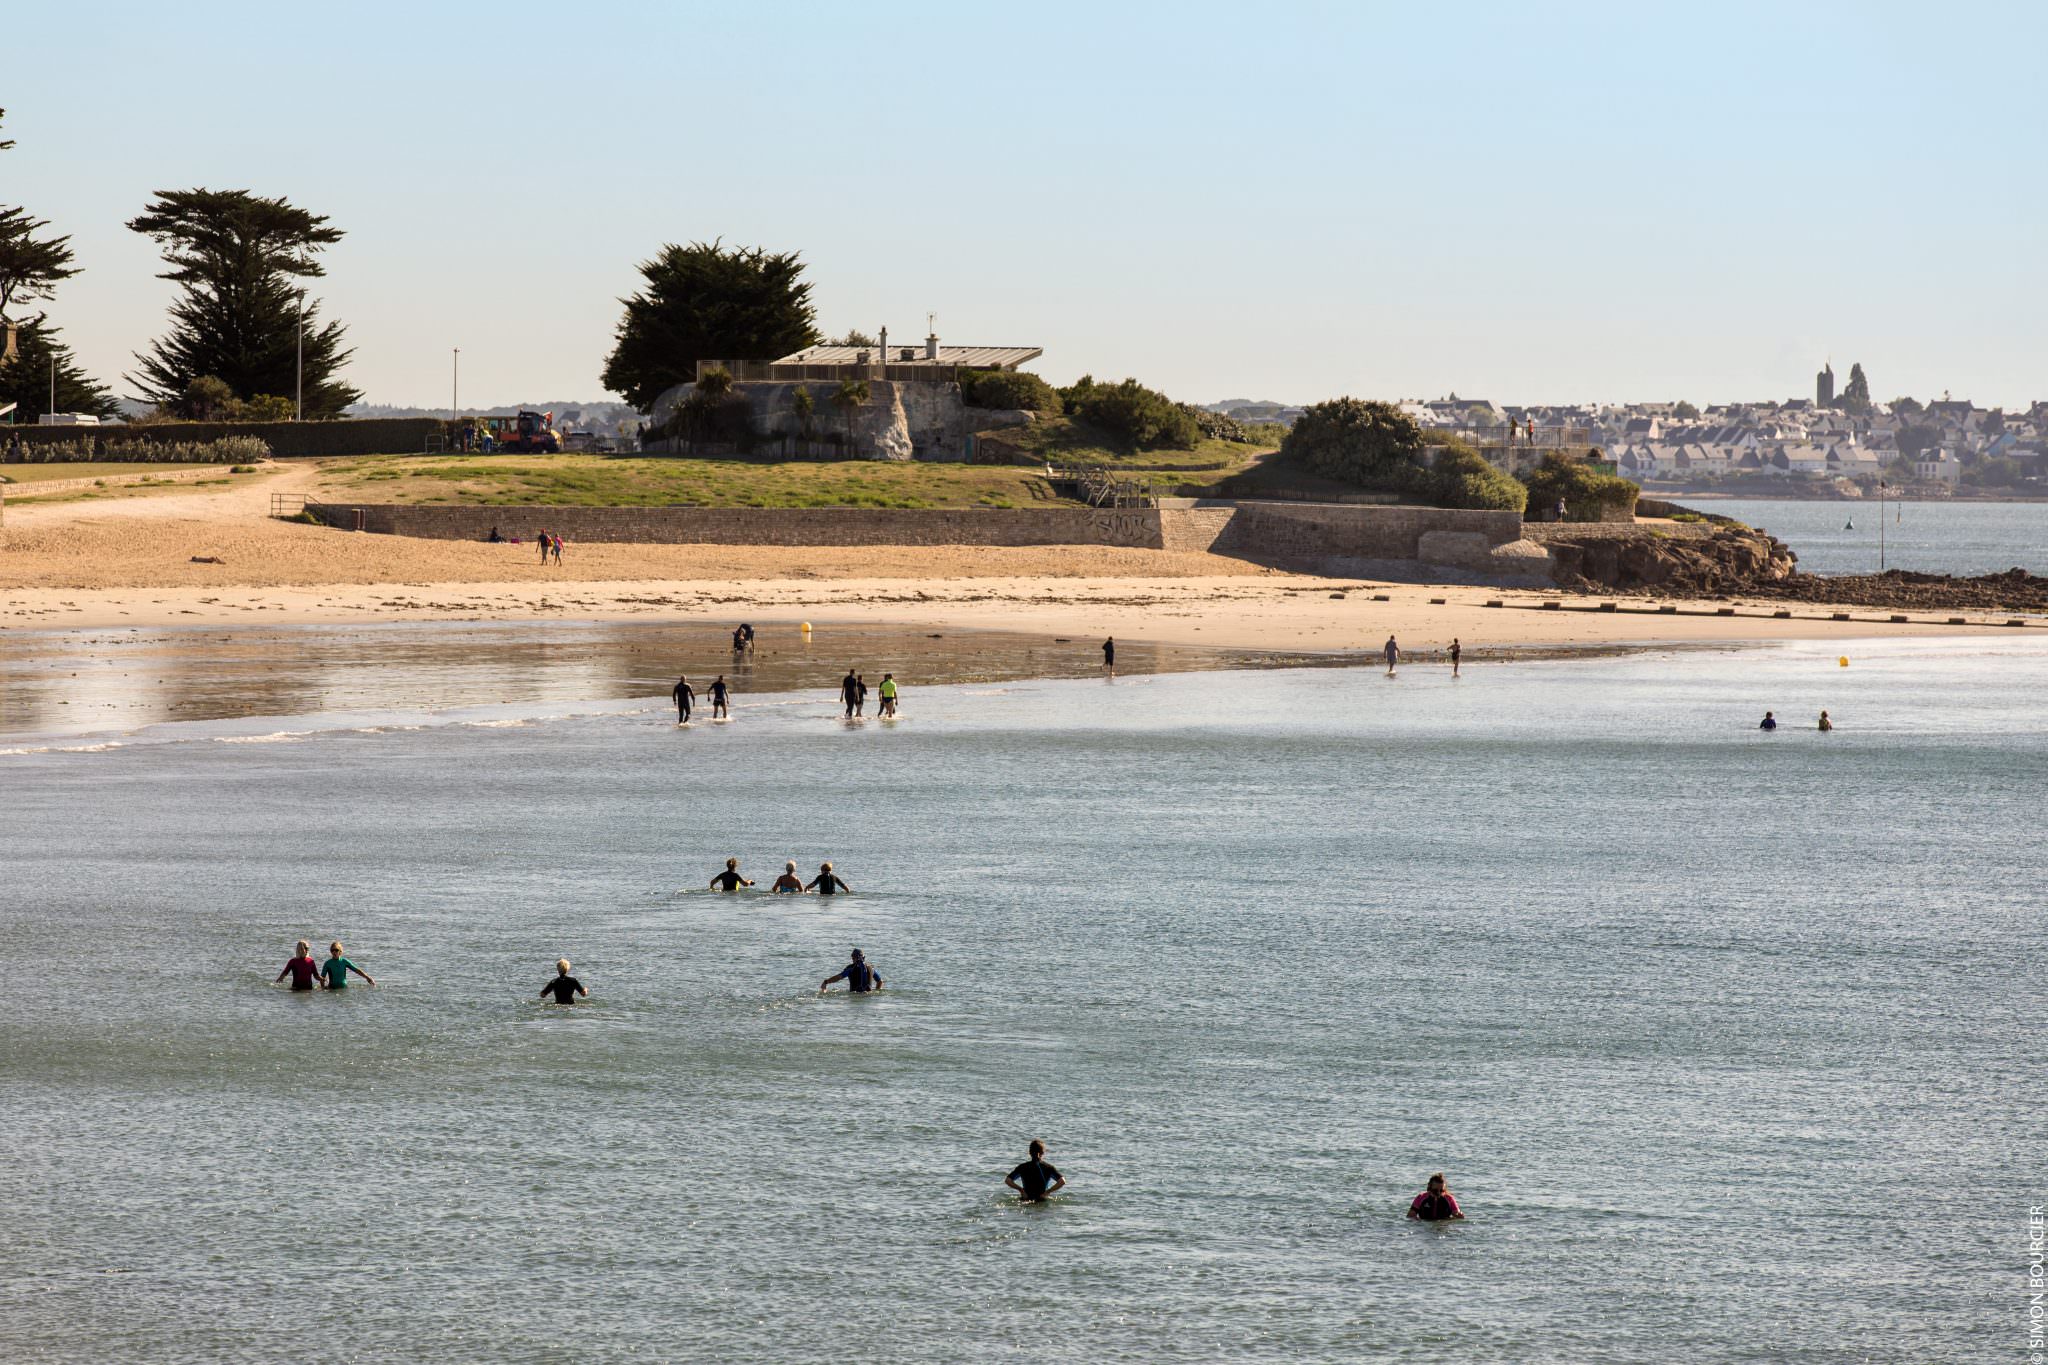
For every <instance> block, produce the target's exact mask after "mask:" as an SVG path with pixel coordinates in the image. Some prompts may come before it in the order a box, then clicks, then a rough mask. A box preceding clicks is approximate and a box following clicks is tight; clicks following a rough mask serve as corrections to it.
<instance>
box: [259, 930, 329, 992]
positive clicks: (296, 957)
mask: <svg viewBox="0 0 2048 1365" xmlns="http://www.w3.org/2000/svg"><path fill="white" fill-rule="evenodd" d="M287 976H289V977H290V978H291V979H292V989H293V990H295V991H310V990H314V989H316V988H317V987H318V985H319V982H320V964H319V963H317V962H315V961H314V960H313V945H312V944H310V943H308V942H306V940H304V939H300V940H299V946H298V947H297V948H295V949H293V950H292V960H291V961H289V962H287V963H285V964H284V970H283V971H281V972H279V973H278V974H277V975H276V976H275V977H273V978H272V979H271V983H270V984H271V985H273V986H274V985H276V984H277V983H278V982H280V981H282V980H284V979H285V978H286V977H287Z"/></svg>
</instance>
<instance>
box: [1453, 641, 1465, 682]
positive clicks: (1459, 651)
mask: <svg viewBox="0 0 2048 1365" xmlns="http://www.w3.org/2000/svg"><path fill="white" fill-rule="evenodd" d="M1464 657H1465V649H1464V646H1462V645H1460V644H1459V643H1458V637H1457V636H1455V635H1453V636H1452V637H1451V676H1452V677H1454V678H1455V677H1457V676H1458V660H1460V659H1462V658H1464Z"/></svg>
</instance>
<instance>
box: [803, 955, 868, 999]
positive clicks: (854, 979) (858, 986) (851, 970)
mask: <svg viewBox="0 0 2048 1365" xmlns="http://www.w3.org/2000/svg"><path fill="white" fill-rule="evenodd" d="M835 981H844V982H846V989H848V990H849V991H852V992H853V993H854V994H855V995H866V994H867V993H868V992H869V991H878V990H880V989H882V974H881V973H880V972H878V971H876V970H875V969H874V968H873V967H870V966H869V965H868V960H867V959H866V958H864V957H862V956H861V955H860V949H858V948H855V949H854V950H853V960H852V961H851V962H849V963H847V964H846V965H845V966H844V967H841V968H840V969H839V971H838V972H837V973H836V974H835V975H832V976H828V977H826V978H825V979H824V980H823V981H822V982H820V983H819V984H818V991H819V993H820V994H823V993H824V991H825V989H826V987H828V986H830V985H831V984H832V983H833V982H835Z"/></svg>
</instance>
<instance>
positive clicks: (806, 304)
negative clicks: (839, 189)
mask: <svg viewBox="0 0 2048 1365" xmlns="http://www.w3.org/2000/svg"><path fill="white" fill-rule="evenodd" d="M803 272H804V266H803V262H802V261H801V260H800V259H798V257H797V254H796V253H795V252H793V251H787V252H774V253H771V252H769V251H768V250H767V249H766V248H764V247H751V248H748V247H728V246H722V245H720V244H719V243H718V242H715V241H712V242H693V243H692V244H690V245H689V246H686V247H685V246H674V245H670V246H665V247H663V248H662V249H661V254H660V255H659V256H656V257H655V258H654V259H653V260H651V261H643V262H641V264H640V273H641V275H642V276H643V277H645V279H646V281H647V287H646V288H645V289H644V290H642V291H641V292H640V293H638V294H635V295H633V297H631V298H629V299H626V300H624V301H623V302H624V303H625V305H626V315H625V316H624V317H623V318H621V319H620V321H619V327H618V344H617V345H616V346H614V347H613V348H612V353H611V356H610V357H609V358H608V359H607V360H606V361H605V364H604V386H605V387H606V388H608V389H610V390H611V391H612V392H613V393H617V394H623V395H625V397H626V400H627V401H628V402H630V403H632V404H633V406H635V407H637V408H639V409H640V410H641V411H642V412H646V411H648V410H650V409H651V408H653V406H654V400H655V399H657V398H659V397H661V395H662V394H664V393H666V392H667V391H668V390H670V389H672V388H674V387H675V386H676V385H678V384H688V383H692V382H694V381H695V379H696V378H697V362H698V361H700V360H774V359H776V358H777V357H778V356H783V355H787V354H788V353H789V352H791V351H795V350H800V349H802V348H803V347H805V346H809V345H812V344H814V343H815V342H816V341H817V339H818V333H817V328H816V325H815V323H816V317H817V310H816V309H815V308H814V307H813V306H812V304H811V286H810V282H809V281H807V280H804V279H802V278H801V277H802V275H803Z"/></svg>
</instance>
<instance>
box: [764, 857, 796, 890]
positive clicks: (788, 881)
mask: <svg viewBox="0 0 2048 1365" xmlns="http://www.w3.org/2000/svg"><path fill="white" fill-rule="evenodd" d="M768 889H769V890H770V891H771V892H773V893H774V894H776V895H778V896H801V895H802V894H803V893H804V879H803V878H802V877H799V876H797V875H796V862H795V860H794V859H792V860H791V861H789V862H786V863H784V864H783V865H782V875H781V876H780V877H777V878H776V879H775V885H773V886H771V887H769V888H768Z"/></svg>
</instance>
